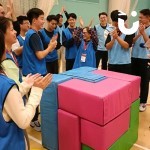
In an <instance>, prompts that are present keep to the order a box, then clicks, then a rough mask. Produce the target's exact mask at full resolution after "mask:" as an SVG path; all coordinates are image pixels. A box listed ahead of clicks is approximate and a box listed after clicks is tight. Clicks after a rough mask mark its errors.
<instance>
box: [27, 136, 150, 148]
mask: <svg viewBox="0 0 150 150" xmlns="http://www.w3.org/2000/svg"><path fill="white" fill-rule="evenodd" d="M28 137H29V139H31V140H33V141H35V142H36V143H38V144H40V145H42V141H41V140H38V139H36V138H35V137H33V136H31V135H30V134H28ZM134 146H135V147H138V148H142V150H150V149H149V148H146V147H143V146H141V145H138V144H134Z"/></svg>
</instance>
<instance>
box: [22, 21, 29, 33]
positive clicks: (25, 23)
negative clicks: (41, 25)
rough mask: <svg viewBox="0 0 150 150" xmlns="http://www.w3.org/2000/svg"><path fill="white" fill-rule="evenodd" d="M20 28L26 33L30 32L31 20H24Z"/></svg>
mask: <svg viewBox="0 0 150 150" xmlns="http://www.w3.org/2000/svg"><path fill="white" fill-rule="evenodd" d="M20 28H21V30H23V31H24V32H27V31H28V30H29V28H30V22H29V20H23V23H22V24H20Z"/></svg>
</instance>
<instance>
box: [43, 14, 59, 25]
mask: <svg viewBox="0 0 150 150" xmlns="http://www.w3.org/2000/svg"><path fill="white" fill-rule="evenodd" d="M46 20H47V21H48V22H50V21H52V20H55V21H56V22H57V23H58V18H57V17H56V16H55V15H48V16H47V18H46Z"/></svg>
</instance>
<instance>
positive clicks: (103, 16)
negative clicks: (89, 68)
mask: <svg viewBox="0 0 150 150" xmlns="http://www.w3.org/2000/svg"><path fill="white" fill-rule="evenodd" d="M107 20H108V16H107V13H106V12H101V13H99V21H100V23H99V24H97V25H95V26H94V29H95V30H96V33H97V36H98V40H99V42H98V46H97V51H96V67H97V68H98V67H99V63H100V60H101V62H102V66H101V69H104V70H107V61H108V51H107V49H106V47H105V40H106V38H107V32H106V28H108V27H109V26H110V25H109V24H108V23H107Z"/></svg>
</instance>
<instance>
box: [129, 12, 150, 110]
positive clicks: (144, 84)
mask: <svg viewBox="0 0 150 150" xmlns="http://www.w3.org/2000/svg"><path fill="white" fill-rule="evenodd" d="M139 22H140V27H139V30H138V31H137V33H136V36H135V38H134V44H133V49H132V55H131V57H132V58H131V64H132V74H133V75H137V76H140V77H141V85H140V106H139V110H140V111H145V110H146V103H147V98H148V91H149V65H148V62H149V57H148V54H149V50H148V48H147V47H146V46H145V43H146V42H147V41H148V40H149V39H150V9H143V10H141V11H140V14H139Z"/></svg>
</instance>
